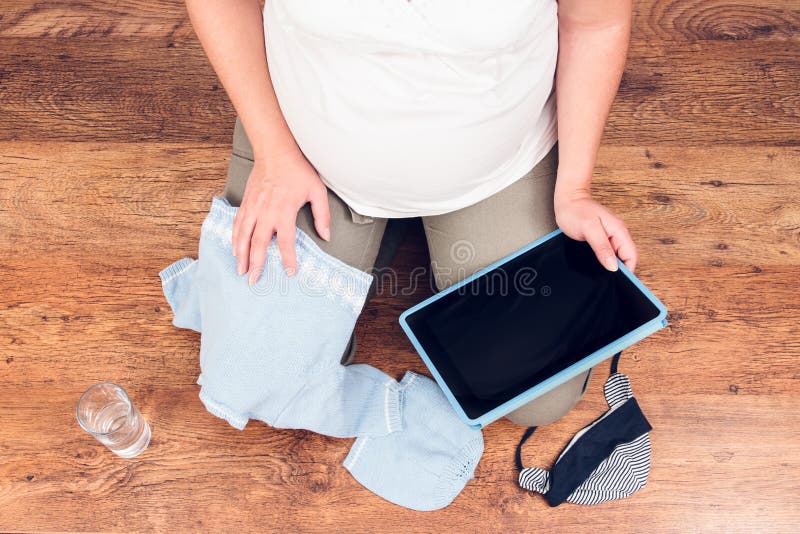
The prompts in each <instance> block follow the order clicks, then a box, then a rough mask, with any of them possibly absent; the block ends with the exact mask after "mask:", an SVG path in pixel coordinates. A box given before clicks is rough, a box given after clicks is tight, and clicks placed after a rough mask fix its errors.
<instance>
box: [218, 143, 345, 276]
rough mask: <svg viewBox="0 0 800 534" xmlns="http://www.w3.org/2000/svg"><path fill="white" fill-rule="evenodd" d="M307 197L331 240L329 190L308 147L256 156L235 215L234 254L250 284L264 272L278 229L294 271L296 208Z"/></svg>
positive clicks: (282, 251) (289, 266) (289, 269)
mask: <svg viewBox="0 0 800 534" xmlns="http://www.w3.org/2000/svg"><path fill="white" fill-rule="evenodd" d="M306 202H310V203H311V212H312V214H313V216H314V227H315V228H316V230H317V233H318V234H319V236H320V237H321V238H322V239H324V240H325V241H328V240H330V219H331V218H330V212H329V209H328V190H327V188H326V187H325V184H324V183H322V180H321V179H320V177H319V175H318V174H317V172H316V170H314V167H312V166H311V164H310V163H309V162H308V160H307V159H306V158H305V156H304V155H303V153H302V152H300V150H299V149H297V150H290V151H287V152H284V153H282V154H280V155H273V156H271V157H270V158H269V160H268V161H267V160H265V158H259V157H256V158H255V164H254V166H253V170H252V171H250V177H249V178H248V179H247V185H246V187H245V191H244V195H243V197H242V203H241V206H240V207H239V210H238V212H237V214H236V218H235V219H234V221H233V255H234V256H236V258H237V262H236V263H237V270H238V272H239V274H244V273H249V277H248V283H249V284H251V285H252V284H254V283H256V281H258V278H259V276H261V272H262V270H263V268H264V261H265V260H266V255H267V247H268V246H269V244H270V241H272V236H273V235H275V234H277V236H278V237H277V241H278V250H279V251H280V255H281V260H282V261H283V266H284V269H286V273H287V274H288V275H289V276H294V273H295V272H296V271H297V258H296V256H295V250H294V241H295V224H296V222H297V212H298V211H299V210H300V208H302V207H303V206H304V205H305V203H306Z"/></svg>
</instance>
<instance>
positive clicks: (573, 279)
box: [407, 234, 659, 419]
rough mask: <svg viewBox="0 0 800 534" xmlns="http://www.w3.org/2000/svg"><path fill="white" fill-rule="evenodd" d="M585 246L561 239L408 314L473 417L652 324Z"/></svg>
mask: <svg viewBox="0 0 800 534" xmlns="http://www.w3.org/2000/svg"><path fill="white" fill-rule="evenodd" d="M658 315H659V310H658V308H657V307H656V306H655V305H654V304H653V303H652V302H651V301H650V299H648V298H647V296H646V295H644V294H643V293H642V292H641V291H640V290H639V288H637V287H636V285H635V284H634V283H633V282H632V281H631V280H630V279H629V278H628V277H627V276H626V275H625V274H624V273H622V272H621V271H617V272H610V271H607V270H606V269H604V268H603V267H602V266H601V265H600V263H599V262H598V261H597V259H596V258H595V255H594V253H593V252H592V250H591V248H590V247H589V245H588V244H586V243H584V242H578V241H573V240H572V239H570V238H568V237H567V236H565V235H564V234H557V235H556V236H554V237H553V238H551V239H549V240H547V241H545V242H543V243H542V244H540V245H538V246H536V247H534V248H533V249H531V250H529V251H527V252H525V253H523V254H521V255H520V256H517V257H516V258H514V259H512V260H510V261H508V262H506V263H504V264H502V265H501V266H499V267H496V268H495V269H493V270H491V271H489V272H487V273H486V274H484V275H483V276H480V277H478V278H476V279H475V280H472V281H471V282H469V283H467V284H465V285H463V286H461V287H459V288H458V289H456V290H455V291H453V292H451V293H448V294H446V295H444V296H442V297H441V298H439V299H438V300H435V301H433V302H432V303H430V304H429V305H427V306H425V307H423V308H421V309H419V310H418V311H416V312H414V313H412V314H410V315H409V316H408V317H407V322H408V326H409V327H410V328H411V330H412V331H413V332H414V335H415V336H416V337H417V340H418V341H419V343H420V344H421V345H422V347H423V348H424V350H425V352H426V354H427V355H428V357H429V358H430V359H431V361H432V362H433V365H434V366H435V367H436V369H437V370H438V371H439V373H440V374H441V375H442V378H443V379H444V381H445V383H446V384H447V385H448V386H449V388H450V390H451V392H452V393H453V396H454V397H455V398H456V400H457V401H458V402H459V404H460V405H461V407H462V408H463V409H464V411H465V413H466V414H467V416H468V417H470V418H471V419H475V418H478V417H480V416H482V415H483V414H485V413H487V412H489V411H491V410H492V409H494V408H497V407H498V406H500V405H501V404H503V403H505V402H506V401H509V400H511V399H513V398H514V397H516V396H517V395H519V394H521V393H523V392H525V391H527V390H528V389H530V388H531V387H533V386H535V385H537V384H538V383H540V382H542V381H543V380H545V379H547V378H549V377H551V376H553V375H555V374H557V373H559V372H560V371H563V370H564V369H566V368H567V367H569V366H570V365H572V364H574V363H576V362H578V361H579V360H581V359H583V358H585V357H586V356H588V355H590V354H591V353H593V352H595V351H596V350H599V349H601V348H603V347H605V346H606V345H609V344H610V343H612V342H614V341H616V340H617V339H619V338H621V337H623V336H624V335H626V334H628V333H629V332H631V331H632V330H635V329H636V328H638V327H640V326H642V325H644V324H646V323H647V322H649V321H651V320H653V319H655V318H656V317H658Z"/></svg>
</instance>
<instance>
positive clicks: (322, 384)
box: [159, 197, 402, 437]
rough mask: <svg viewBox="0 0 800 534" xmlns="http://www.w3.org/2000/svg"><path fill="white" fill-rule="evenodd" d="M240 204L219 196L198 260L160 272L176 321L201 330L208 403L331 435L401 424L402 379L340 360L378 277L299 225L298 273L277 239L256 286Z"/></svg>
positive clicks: (235, 421) (237, 421) (237, 419)
mask: <svg viewBox="0 0 800 534" xmlns="http://www.w3.org/2000/svg"><path fill="white" fill-rule="evenodd" d="M237 209H238V208H236V207H233V206H231V205H230V204H229V203H228V201H227V200H226V199H225V198H223V197H215V198H214V199H213V201H212V204H211V209H210V211H209V213H208V215H207V216H206V218H205V221H204V222H203V226H202V229H201V233H200V247H199V257H198V259H197V260H194V259H192V258H183V259H180V260H178V261H176V262H175V263H173V264H171V265H169V266H168V267H167V268H165V269H164V270H162V271H161V272H160V274H159V276H160V278H161V282H162V287H163V290H164V295H165V296H166V299H167V301H168V302H169V305H170V307H171V308H172V311H173V313H174V319H173V324H174V325H175V326H177V327H180V328H189V329H193V330H197V331H198V332H201V341H200V369H201V374H200V377H199V379H198V383H199V384H200V385H201V391H200V399H201V400H202V401H203V404H204V405H205V406H206V409H207V410H208V411H210V412H211V413H213V414H214V415H217V416H218V417H221V418H223V419H225V420H227V421H228V422H229V423H230V424H231V425H233V426H234V427H236V428H238V429H243V428H244V427H245V425H246V424H247V421H248V420H249V419H258V420H261V421H264V422H266V423H267V424H269V425H271V426H274V427H278V428H297V429H306V430H311V431H314V432H318V433H320V434H325V435H328V436H334V437H356V436H382V435H386V434H389V433H392V432H395V431H398V430H400V429H401V428H402V417H401V403H400V389H401V387H400V385H399V384H398V383H397V381H396V380H394V379H393V378H391V377H389V376H388V375H386V374H385V373H383V372H381V371H379V370H377V369H375V368H374V367H371V366H369V365H363V364H358V365H350V366H347V367H345V366H342V365H341V364H340V363H339V361H340V358H341V356H342V353H343V352H344V350H345V347H346V346H347V343H348V341H349V339H350V334H351V333H352V331H353V327H354V325H355V321H356V318H357V317H358V315H359V313H360V312H361V308H362V307H363V305H364V302H365V300H366V296H367V291H368V290H369V286H370V283H371V282H372V277H371V276H370V275H369V274H367V273H365V272H363V271H360V270H358V269H355V268H353V267H350V266H349V265H346V264H345V263H342V262H341V261H339V260H337V259H336V258H333V257H332V256H330V255H328V254H325V253H324V252H322V250H320V249H319V247H318V246H317V245H316V243H314V241H313V240H312V239H311V238H310V237H308V236H307V235H306V234H305V233H303V232H302V231H301V230H299V229H297V230H296V239H295V247H296V252H297V261H298V269H297V273H296V275H295V276H294V277H289V276H287V275H286V273H285V271H284V269H283V266H282V263H281V260H280V254H279V252H278V248H277V244H276V242H275V240H274V239H273V240H272V242H271V243H270V245H269V247H268V249H267V261H266V263H265V265H264V271H263V273H262V275H261V277H260V279H259V281H258V282H257V283H256V284H254V285H253V286H250V285H249V284H248V282H247V275H239V274H237V272H236V258H235V257H234V256H233V254H232V243H231V237H232V224H233V219H234V217H235V215H236V211H237Z"/></svg>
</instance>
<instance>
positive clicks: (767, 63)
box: [0, 37, 800, 146]
mask: <svg viewBox="0 0 800 534" xmlns="http://www.w3.org/2000/svg"><path fill="white" fill-rule="evenodd" d="M43 41H44V42H47V41H49V42H50V43H49V44H44V43H43ZM0 51H1V52H2V54H0V57H3V58H4V60H3V63H2V64H0V82H2V84H1V85H0V105H2V110H3V115H4V119H5V120H4V121H3V123H2V124H0V141H8V140H25V141H30V140H72V141H96V140H106V141H110V140H125V141H147V140H162V141H172V142H184V141H188V142H193V141H203V142H211V143H217V144H222V143H228V142H229V140H230V124H231V122H232V120H233V116H234V110H233V108H232V106H231V104H230V102H229V101H228V99H227V97H226V95H225V94H224V91H223V90H222V89H221V87H220V84H219V82H218V80H217V79H216V76H215V75H214V73H213V71H212V70H211V67H210V65H209V64H208V61H207V60H206V58H205V55H204V54H203V52H202V49H201V48H200V45H199V43H197V42H196V41H194V40H190V39H186V40H184V41H180V42H174V41H172V40H170V39H166V38H165V39H159V38H153V39H139V38H117V39H113V40H109V39H104V38H96V37H87V38H83V39H80V40H77V39H76V40H70V39H67V40H59V39H53V38H44V39H41V40H34V39H30V38H14V37H7V38H0ZM799 68H800V41H794V40H792V41H777V40H776V41H771V40H770V41H761V40H756V41H741V42H740V41H701V42H698V43H672V42H664V43H650V42H644V41H637V42H634V43H632V45H631V50H630V53H629V61H628V66H627V69H626V71H625V74H624V76H623V80H622V84H621V87H620V90H619V94H618V96H617V100H616V102H615V105H614V107H613V109H612V114H611V117H610V119H609V123H608V127H607V129H606V137H605V139H606V142H607V143H611V144H627V145H641V144H656V143H658V144H660V145H665V144H683V145H689V146H696V145H703V146H711V145H715V144H718V143H724V144H750V145H752V144H760V145H787V146H797V145H798V144H800V138H798V135H797V123H798V120H800V111H798V110H800V96H799V95H800V78H798V77H797V76H795V75H794V73H795V72H797V71H798V69H799ZM710 79H713V80H715V83H713V84H709V83H707V81H708V80H710ZM687 87H691V91H687Z"/></svg>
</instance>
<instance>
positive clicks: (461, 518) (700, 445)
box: [0, 385, 800, 532]
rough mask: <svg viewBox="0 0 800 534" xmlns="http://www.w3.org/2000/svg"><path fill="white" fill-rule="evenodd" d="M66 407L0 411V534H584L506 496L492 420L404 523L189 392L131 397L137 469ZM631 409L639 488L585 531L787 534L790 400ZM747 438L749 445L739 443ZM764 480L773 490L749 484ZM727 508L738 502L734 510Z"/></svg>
mask: <svg viewBox="0 0 800 534" xmlns="http://www.w3.org/2000/svg"><path fill="white" fill-rule="evenodd" d="M640 391H641V389H640ZM79 392H80V390H79V389H78V388H74V387H64V386H59V385H53V386H48V387H46V388H40V389H36V390H35V391H33V392H31V394H30V395H28V396H27V397H26V398H22V397H15V398H10V399H8V400H7V401H6V402H4V403H3V404H2V406H0V415H1V416H2V420H3V425H4V427H5V430H4V432H8V433H9V434H10V435H11V436H14V437H13V439H11V440H4V441H3V444H2V454H3V456H4V457H11V458H22V457H24V458H25V461H24V462H19V461H17V462H3V463H1V464H0V481H2V482H0V510H2V511H3V512H2V513H3V516H2V517H3V518H2V523H3V526H4V529H6V530H8V529H11V530H15V529H19V530H112V529H113V530H131V528H132V527H133V526H134V525H136V527H135V529H136V530H172V529H175V528H180V529H187V528H203V529H206V530H212V529H213V530H227V529H231V528H243V529H247V530H261V529H271V526H273V525H278V524H280V525H281V530H292V531H294V530H301V531H305V530H306V529H312V530H314V529H316V528H320V529H323V530H324V529H331V528H341V527H342V524H343V523H350V524H353V525H355V524H360V525H390V524H398V523H402V524H403V525H405V526H406V527H404V530H408V531H413V532H421V531H426V530H427V528H428V526H429V525H430V523H429V521H435V523H436V524H437V525H438V528H439V529H442V530H443V531H450V530H453V529H459V530H468V531H471V530H473V529H480V530H490V531H501V530H502V531H506V532H507V531H509V530H512V531H516V530H527V529H529V528H530V525H531V521H532V518H533V517H535V518H536V524H537V530H538V529H544V530H546V531H550V530H556V529H559V530H560V529H566V528H578V529H581V528H583V527H584V526H585V525H586V523H585V521H586V515H585V510H586V509H584V508H581V507H575V506H563V507H560V508H557V509H549V508H548V507H547V505H546V503H545V502H544V501H543V499H541V497H538V496H533V495H531V494H528V493H526V492H524V491H522V490H519V489H517V490H514V477H515V472H514V468H513V453H514V448H515V445H516V441H517V439H518V437H519V435H520V434H521V430H522V429H521V428H519V427H516V426H514V425H512V424H511V423H508V422H507V421H501V422H498V423H496V424H493V425H492V426H490V427H489V428H488V429H487V430H486V443H487V448H486V452H485V454H484V456H483V458H482V460H481V463H480V464H479V466H478V469H477V472H476V478H475V479H474V480H472V481H471V482H470V483H469V486H468V487H467V488H466V490H465V491H464V492H463V493H462V495H461V496H460V497H459V498H458V499H457V500H456V501H455V502H454V504H452V505H451V506H450V507H448V508H446V509H444V510H440V511H436V512H432V513H429V514H425V520H424V521H420V519H421V517H420V515H419V514H418V513H415V512H412V511H409V510H403V509H401V508H398V507H396V506H392V505H389V504H387V503H385V502H384V501H382V500H381V499H379V498H378V497H376V496H374V495H372V494H370V493H369V492H367V491H366V490H365V489H363V488H362V487H360V486H359V485H358V483H357V482H356V481H355V480H353V479H352V478H351V477H350V475H349V474H348V473H347V472H346V471H345V470H344V468H342V467H341V466H340V464H341V461H342V460H343V458H344V456H345V455H346V453H347V450H348V449H349V447H350V444H351V443H352V440H337V439H334V438H327V437H324V436H319V435H315V434H312V433H308V432H302V431H285V430H278V429H269V428H266V427H265V426H264V425H263V424H260V423H251V424H250V425H249V426H248V428H247V429H246V430H245V431H243V432H239V431H237V430H235V429H233V428H231V427H230V426H228V425H227V423H225V422H224V421H222V420H219V419H216V418H214V417H213V416H211V415H209V414H207V413H205V412H204V411H203V409H202V407H201V405H200V402H199V400H198V399H197V397H196V388H195V387H191V386H186V387H180V386H175V387H172V388H168V389H159V388H152V387H143V388H140V389H137V388H136V387H134V388H132V392H131V393H132V395H133V397H134V398H135V399H136V402H137V403H138V404H139V406H140V407H141V409H142V411H143V413H145V414H147V415H148V417H149V418H150V420H151V422H152V425H153V432H154V434H153V436H154V438H153V443H152V445H151V448H150V449H149V450H148V451H147V452H146V453H145V454H144V455H142V456H141V457H139V458H137V459H135V460H122V459H119V458H116V457H113V456H112V455H111V454H109V453H108V452H107V451H105V450H104V449H103V447H102V446H101V445H100V444H98V443H96V442H94V441H93V440H92V438H91V437H90V436H88V435H87V434H85V433H83V431H81V430H80V429H79V427H78V426H77V424H76V423H75V420H74V415H73V407H74V402H75V399H76V396H77V395H78V394H79ZM640 402H641V403H642V405H643V409H644V410H645V411H646V412H647V414H648V416H649V418H650V419H651V421H653V422H654V424H655V431H654V432H653V434H652V439H653V451H654V463H653V471H652V474H651V478H650V480H649V484H648V487H647V488H645V490H644V491H643V492H641V493H639V494H637V495H636V496H634V497H633V498H632V499H631V500H627V501H621V502H615V503H608V504H606V505H603V506H602V508H598V509H597V510H595V511H594V513H593V514H592V525H593V528H601V527H603V526H605V527H606V528H610V529H612V530H613V531H621V532H634V531H639V530H640V525H642V524H644V522H646V524H647V525H648V529H649V530H651V531H660V532H675V531H686V530H692V531H709V530H714V531H719V530H726V531H731V530H733V531H739V532H745V531H748V530H760V529H761V528H764V527H765V526H767V525H768V526H769V529H770V530H772V531H784V532H788V531H789V529H791V528H792V526H793V525H794V524H796V521H798V520H800V516H798V508H796V507H788V508H785V509H783V510H781V509H779V508H777V507H775V506H774V504H775V503H781V502H782V503H786V504H787V505H788V504H789V503H790V502H791V501H789V500H787V498H792V497H791V496H792V495H794V496H795V497H796V495H797V490H798V489H799V488H798V485H797V484H798V483H797V479H796V478H795V477H792V476H791V473H795V474H796V473H798V470H799V469H800V447H799V446H798V444H800V433H799V432H800V431H799V430H798V428H799V427H798V424H797V423H798V422H800V421H798V420H797V417H794V418H792V419H789V418H787V417H786V416H785V414H787V413H790V412H791V411H792V410H793V408H794V404H795V399H794V398H792V397H791V396H785V395H784V396H772V397H741V396H734V395H714V394H704V395H703V394H701V395H689V394H685V393H681V394H680V395H673V394H669V393H659V392H656V391H652V390H650V391H648V392H647V393H643V394H642V395H641V399H640ZM603 404H604V401H603V400H602V396H601V393H600V390H599V388H594V389H593V390H592V391H591V392H590V393H589V394H588V395H587V398H586V399H585V400H584V401H582V402H581V404H579V406H578V407H577V408H576V410H575V411H573V412H572V413H571V414H569V415H568V416H567V417H566V418H565V419H563V420H562V421H561V422H559V423H557V424H555V425H550V426H548V427H545V428H542V429H541V430H540V434H539V435H538V439H535V440H532V441H531V442H530V443H529V446H527V447H526V449H525V454H524V459H525V462H526V463H528V464H530V465H541V466H547V465H549V464H550V462H552V461H553V459H554V457H555V456H556V455H557V454H558V452H559V450H560V448H561V447H562V446H563V444H564V443H565V442H566V441H567V440H568V439H569V437H570V436H571V434H572V433H574V432H575V431H576V430H577V429H578V428H580V427H581V426H582V425H584V424H587V423H588V422H590V421H591V420H592V419H593V418H594V417H595V416H596V415H597V414H598V413H600V412H602V410H603ZM795 414H796V412H795ZM752 428H758V431H759V433H760V437H761V439H758V440H752V439H751V437H752V432H751V431H750V430H749V429H752ZM37 436H41V437H37ZM42 439H43V441H40V440H42ZM778 449H780V450H779V452H780V459H779V460H777V461H776V458H775V453H776V452H778ZM776 469H777V470H778V473H783V475H779V474H777V473H776V476H774V477H770V478H769V479H766V478H764V477H763V476H762V475H761V473H763V472H765V471H775V470H776ZM737 495H747V502H746V504H744V503H742V502H741V501H740V499H739V498H737V497H736V496H737ZM165 503H169V506H165V505H164V504H165ZM354 503H358V504H359V506H358V508H353V504H354ZM743 504H744V508H745V509H746V510H747V511H748V513H742V511H743V510H742V506H743ZM64 510H70V513H69V514H64V513H63V511H64ZM356 510H358V512H357V513H356V512H355V511H356ZM354 514H355V515H354ZM312 520H313V521H312ZM354 522H355V523H354Z"/></svg>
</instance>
